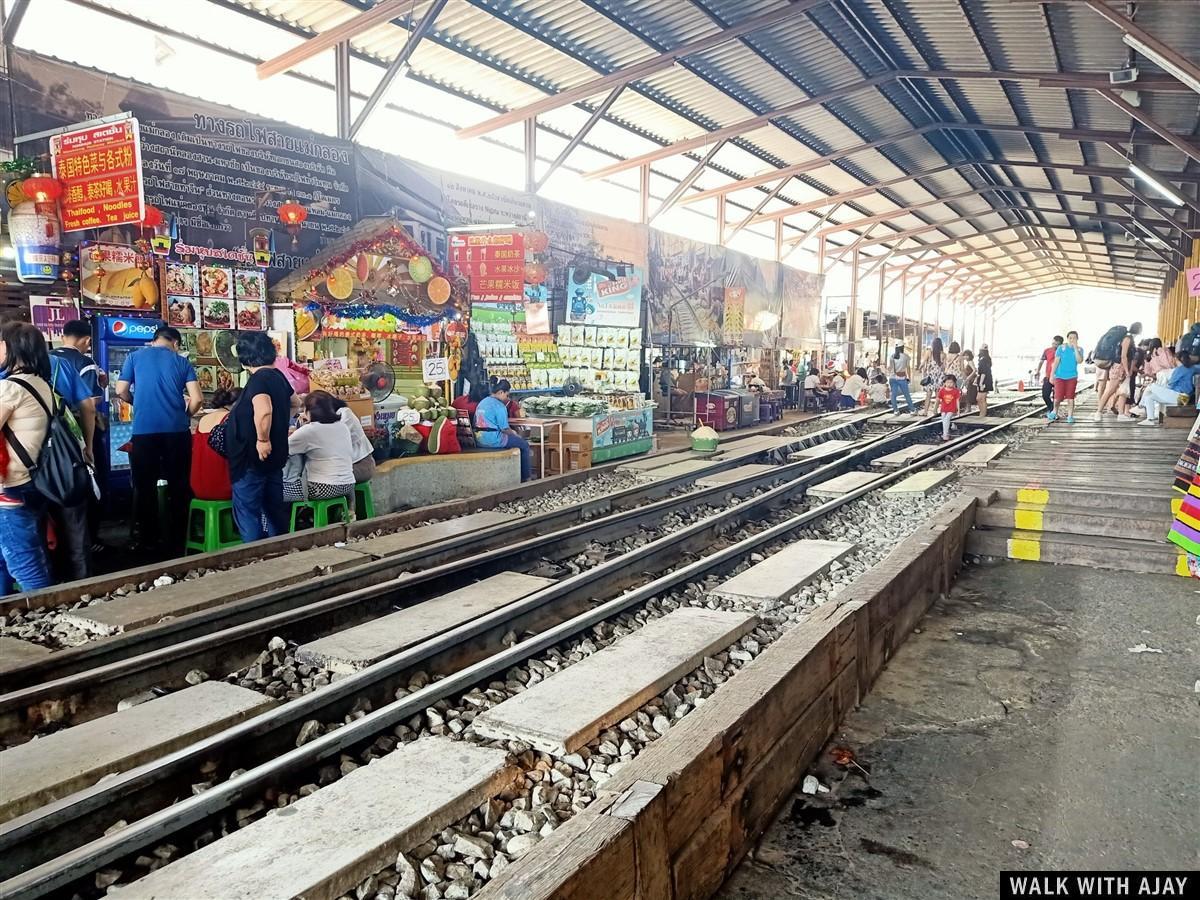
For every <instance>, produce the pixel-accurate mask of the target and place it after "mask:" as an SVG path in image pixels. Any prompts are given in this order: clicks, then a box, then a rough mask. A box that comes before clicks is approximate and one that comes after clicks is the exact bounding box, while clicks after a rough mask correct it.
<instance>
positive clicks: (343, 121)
mask: <svg viewBox="0 0 1200 900" xmlns="http://www.w3.org/2000/svg"><path fill="white" fill-rule="evenodd" d="M333 67H334V68H333V93H334V97H335V101H336V104H337V136H338V137H340V138H342V139H343V140H349V139H350V42H349V41H342V42H340V43H339V44H337V45H336V46H335V47H334V48H333Z"/></svg>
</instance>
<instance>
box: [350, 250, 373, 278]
mask: <svg viewBox="0 0 1200 900" xmlns="http://www.w3.org/2000/svg"><path fill="white" fill-rule="evenodd" d="M354 274H355V275H357V276H358V283H359V284H366V283H367V276H368V275H370V274H371V257H370V256H369V255H368V254H366V253H360V254H358V259H357V260H355V264H354Z"/></svg>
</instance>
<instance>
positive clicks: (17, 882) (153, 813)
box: [0, 413, 1035, 897]
mask: <svg viewBox="0 0 1200 900" xmlns="http://www.w3.org/2000/svg"><path fill="white" fill-rule="evenodd" d="M1034 414H1035V413H1030V415H1034ZM1014 421H1015V420H1014ZM1004 427H1006V425H998V426H996V427H993V428H989V429H986V430H984V431H980V432H977V433H974V434H971V435H967V436H964V437H962V438H960V439H958V440H956V441H954V442H952V443H951V444H949V445H946V446H944V447H942V448H939V449H938V450H937V451H935V452H933V453H931V454H929V455H928V456H926V457H925V458H923V459H921V460H920V461H919V462H916V463H912V464H910V465H908V466H905V467H903V468H900V469H898V470H895V471H893V472H887V473H883V474H881V475H880V476H878V477H877V478H875V479H874V480H873V481H872V482H871V483H870V484H869V485H865V486H863V487H862V488H860V489H858V490H854V491H851V492H849V493H847V494H845V495H843V496H841V497H839V498H836V499H834V500H831V501H829V502H827V503H823V504H821V505H819V506H816V507H814V508H812V509H809V510H807V511H805V512H803V513H802V514H800V515H796V516H791V517H788V518H785V519H784V520H783V521H781V522H777V523H775V524H771V525H769V526H767V527H765V528H762V529H761V530H759V531H757V532H756V533H754V534H751V535H749V536H747V537H745V538H743V539H742V540H740V541H737V542H735V543H728V544H727V545H726V546H724V547H721V548H720V549H717V550H716V551H715V552H712V551H711V545H712V536H713V535H714V534H720V533H721V532H722V531H728V529H729V528H731V527H734V526H736V525H738V523H739V521H740V520H741V519H742V518H743V516H744V514H745V513H746V512H748V511H749V509H748V508H749V507H761V508H762V509H763V510H767V509H769V508H770V507H771V505H772V502H773V501H774V502H779V501H782V500H785V499H786V497H787V496H788V495H789V494H790V493H792V492H793V491H794V485H783V486H780V487H776V488H772V489H771V490H768V491H766V492H765V493H763V494H762V495H760V496H759V497H757V498H755V499H754V500H751V501H747V502H745V503H743V504H739V505H738V506H736V507H733V508H731V509H728V510H725V511H723V512H721V513H718V514H716V515H714V516H710V517H708V518H706V519H705V520H703V521H701V522H698V523H695V524H693V525H690V526H687V527H686V528H684V529H681V530H680V532H679V533H677V534H672V535H668V536H666V537H663V538H660V539H658V540H656V541H654V542H652V543H651V544H648V545H645V546H643V547H640V548H637V549H636V550H634V551H632V552H630V553H628V554H625V555H624V556H623V557H621V558H619V559H618V560H616V561H609V562H605V563H601V564H600V565H598V566H596V567H595V568H593V569H591V570H589V571H588V572H584V573H581V574H580V575H578V576H573V577H572V578H568V579H566V580H565V581H563V582H560V583H558V584H556V585H554V586H553V587H551V588H547V589H545V590H542V591H538V592H537V593H535V594H533V595H531V596H529V597H527V598H525V599H523V600H519V601H517V602H516V603H514V604H512V605H510V606H509V607H506V608H504V609H502V610H499V611H497V612H496V613H493V614H490V615H486V616H484V617H482V618H481V619H479V620H477V621H474V622H471V623H468V624H464V625H461V626H459V627H457V628H455V629H453V630H451V631H449V632H446V633H445V634H443V635H440V636H439V637H438V638H436V639H434V640H431V641H428V642H426V643H425V644H423V645H420V646H418V647H414V648H410V649H409V650H405V651H403V652H401V653H400V654H398V655H396V656H393V657H390V658H387V659H385V660H384V661H382V662H380V663H377V664H375V665H372V666H370V667H369V668H367V669H365V670H363V671H361V672H359V673H357V674H356V675H352V676H349V677H347V678H344V679H342V680H340V681H337V682H335V683H334V684H331V685H329V686H328V687H326V688H323V689H322V690H320V691H317V692H315V693H313V694H310V695H307V696H305V697H303V698H301V699H298V700H296V701H295V702H293V703H289V704H285V705H283V706H281V707H279V708H277V709H274V710H272V711H270V712H268V713H267V714H265V715H260V716H258V717H256V718H255V719H251V720H249V721H247V722H245V723H243V724H241V725H238V726H234V727H233V728H230V729H228V730H227V731H225V732H222V733H221V734H219V735H216V736H214V737H212V738H208V739H205V740H203V741H201V742H199V743H197V744H195V745H192V746H190V747H187V748H185V749H183V750H181V751H178V752H176V753H173V754H170V755H169V756H167V757H164V758H162V759H159V760H157V761H156V762H153V763H149V764H146V765H143V766H141V767H139V768H138V769H135V770H132V771H129V772H125V773H123V774H120V775H116V776H114V777H112V778H110V779H107V780H105V781H103V782H101V783H100V784H98V785H96V786H94V787H93V788H90V789H88V790H85V791H82V792H79V793H78V794H75V795H73V796H71V797H68V798H65V799H64V800H61V801H58V802H56V803H54V804H51V805H50V806H47V807H44V808H42V809H40V810H37V811H35V812H34V813H31V814H27V815H25V816H23V817H21V818H20V819H17V820H14V821H12V822H10V823H8V824H7V825H6V826H5V827H4V828H3V830H2V831H0V850H3V853H2V855H0V858H3V859H4V860H5V862H4V866H5V868H6V869H7V871H6V872H5V873H4V874H5V875H6V876H10V877H9V880H8V881H6V882H5V883H4V884H2V885H0V897H15V896H18V895H21V896H40V895H42V894H44V893H46V892H49V891H53V890H55V889H57V888H61V887H65V886H66V885H67V884H69V883H72V882H75V881H77V880H78V879H80V878H83V877H86V876H89V875H91V874H93V873H95V872H97V871H98V870H100V869H102V868H103V867H104V866H106V865H108V864H109V863H111V862H112V861H113V860H117V859H120V858H123V857H125V856H127V855H129V854H133V853H136V852H137V851H139V850H141V849H144V848H146V847H149V846H152V845H154V844H156V843H159V842H161V841H163V840H166V839H168V838H171V837H172V836H174V835H177V834H181V833H183V832H184V831H185V830H186V829H188V828H189V827H191V826H194V825H196V824H197V823H200V822H202V821H204V820H205V819H208V818H210V817H212V816H216V815H220V814H221V813H222V812H223V811H224V810H226V809H229V808H231V807H233V806H237V805H238V804H239V803H240V802H242V801H243V800H246V799H247V798H251V797H254V796H255V795H256V794H257V793H258V792H261V791H262V790H263V789H264V788H267V787H270V786H272V785H277V784H279V783H280V779H286V778H289V777H293V775H289V773H294V772H295V771H296V770H297V768H298V767H299V768H302V767H313V766H320V765H321V764H322V762H324V761H328V760H330V759H332V758H334V757H336V756H337V755H338V754H340V753H342V752H343V751H345V750H347V749H352V748H354V747H356V746H359V745H361V744H364V742H365V743H368V744H369V743H371V742H372V741H374V740H375V739H376V738H377V737H378V736H379V735H380V734H382V733H383V732H385V731H388V730H390V729H394V728H396V726H397V725H400V724H403V723H404V722H405V721H406V720H409V719H411V718H412V717H413V716H417V715H421V714H423V713H424V711H425V710H426V709H428V708H430V707H431V706H433V705H434V704H436V703H438V702H439V701H444V700H446V699H447V698H449V697H453V696H457V695H458V694H462V693H464V692H466V691H469V690H470V689H471V688H472V687H473V686H475V685H477V684H480V683H486V680H487V679H488V678H489V677H490V676H493V675H496V674H497V673H502V672H504V671H506V670H507V669H509V668H510V667H512V666H514V665H519V664H521V663H522V662H524V661H525V660H527V659H528V658H529V657H530V656H531V655H532V654H535V653H540V652H543V651H546V650H548V649H550V648H553V647H554V646H555V645H557V644H559V643H560V642H562V641H564V640H567V639H569V638H571V637H572V636H573V635H577V634H579V633H580V632H582V631H585V630H587V629H590V628H592V627H593V626H596V625H598V624H600V623H602V622H604V621H606V620H607V619H609V618H611V617H613V616H615V615H618V614H620V613H622V612H624V611H627V610H630V609H634V608H637V607H640V606H642V605H644V604H645V603H646V602H647V601H649V600H651V599H652V598H654V597H655V596H658V595H661V594H662V593H663V592H666V591H670V590H672V589H673V588H676V587H678V586H680V585H684V584H687V583H689V582H692V581H694V580H696V579H698V578H702V577H703V576H705V575H706V574H708V573H710V572H713V571H720V570H722V569H723V568H725V567H728V566H729V565H732V564H735V563H736V562H737V560H739V559H740V558H742V557H744V556H745V555H746V554H749V553H753V552H756V551H758V550H760V549H762V548H764V547H767V546H769V545H770V544H771V543H772V542H774V541H778V540H779V539H782V538H784V537H786V536H787V535H789V534H792V533H794V532H796V531H797V530H799V529H802V528H805V527H806V526H808V525H810V524H811V523H813V522H815V521H818V520H819V519H821V518H822V517H824V516H827V515H829V514H830V513H831V512H833V511H835V510H837V509H839V508H840V507H842V506H844V505H846V504H848V503H851V502H853V501H855V500H857V499H858V498H860V497H862V496H864V495H865V494H866V493H868V492H869V491H873V490H875V489H877V488H881V487H884V486H886V485H888V484H890V483H892V482H894V481H897V480H899V479H901V478H904V477H907V476H908V475H909V474H911V473H913V472H915V471H916V470H917V469H919V468H922V467H924V466H927V465H930V464H931V463H934V462H937V461H939V460H942V459H945V458H946V457H948V456H949V455H951V454H952V453H956V452H959V451H961V450H963V449H965V448H966V447H967V446H970V445H972V444H974V443H975V442H977V441H979V440H981V439H983V438H985V437H987V436H989V435H992V434H995V433H998V432H999V431H1000V430H1002V429H1003V428H1004ZM859 453H861V451H859ZM856 455H857V454H856ZM837 468H838V464H831V465H829V466H826V467H823V469H822V472H823V474H824V476H825V477H828V476H829V475H832V474H834V471H835V470H836V469H837ZM705 551H710V552H705ZM684 552H691V553H696V554H704V555H700V556H698V558H695V559H694V560H691V561H689V562H687V563H686V564H685V565H683V566H679V567H677V568H675V569H674V570H673V571H669V572H667V573H666V574H660V575H658V576H657V577H654V578H653V579H652V580H650V581H649V582H647V583H645V584H642V585H640V586H638V587H636V588H633V589H631V590H627V591H626V592H625V593H623V594H621V595H620V596H618V597H616V599H613V600H609V601H607V602H603V603H600V604H599V605H595V604H596V601H595V600H594V599H593V597H594V595H595V591H594V589H593V585H594V584H595V583H596V582H597V581H598V580H599V579H600V578H601V577H602V576H604V575H606V574H612V573H613V569H614V568H615V564H619V566H620V567H621V568H628V567H630V566H637V565H639V564H643V563H645V562H646V561H648V560H651V559H652V558H653V557H654V556H656V555H666V556H669V557H672V558H678V555H679V554H680V553H684ZM600 583H603V584H604V586H605V593H606V594H608V595H609V596H611V595H612V593H614V592H616V591H620V590H621V589H622V587H623V585H621V584H616V585H614V584H613V583H612V582H611V581H603V582H600ZM572 600H574V601H575V602H574V604H573V605H574V606H575V609H574V610H573V611H572V612H573V613H574V614H573V615H571V617H570V618H565V617H563V618H559V619H558V620H557V621H556V623H555V624H549V625H547V623H546V622H545V620H543V621H542V623H541V627H543V628H544V630H541V631H539V632H537V633H536V634H533V635H532V636H530V637H528V638H527V639H525V640H522V641H521V642H520V643H518V644H517V645H515V646H511V647H507V648H505V649H500V650H498V651H497V649H496V648H497V647H498V646H503V645H502V643H501V641H502V639H503V635H504V634H506V633H508V632H516V633H522V634H523V633H525V631H526V630H527V629H528V627H529V626H535V627H536V624H537V623H536V620H537V618H538V613H539V611H541V610H542V608H543V607H546V606H548V605H549V604H550V603H551V601H553V602H554V605H555V607H556V608H561V607H562V606H564V605H567V604H570V603H571V601H572ZM489 654H490V655H489ZM439 658H440V659H441V660H443V661H448V660H450V659H453V658H457V659H458V660H459V664H458V666H455V665H454V664H453V663H452V664H451V666H450V667H449V668H450V669H451V673H450V674H448V675H447V676H446V677H445V678H443V679H441V680H439V681H435V682H433V683H432V684H427V685H425V686H424V687H420V688H419V689H417V690H416V691H415V692H414V693H412V694H411V695H404V696H401V698H400V699H398V700H394V699H391V698H392V697H393V696H395V692H396V690H397V689H401V688H403V689H405V690H406V689H407V688H406V687H405V686H406V685H408V683H409V682H408V681H407V680H406V676H407V674H408V673H411V672H413V671H416V670H418V669H424V668H430V669H433V668H436V667H437V665H436V663H437V661H438V660H439ZM372 697H374V698H375V699H374V700H370V698H372ZM364 698H367V699H368V700H370V702H372V703H379V702H382V703H383V704H384V705H382V706H381V707H379V708H377V709H374V711H372V712H365V710H364V708H363V706H362V701H363V699H364ZM356 704H358V707H359V708H358V710H357V712H358V713H365V714H362V715H361V718H357V719H354V720H352V721H351V722H350V723H349V724H346V725H345V726H344V727H341V728H338V729H336V730H334V731H329V732H326V733H324V734H321V735H319V736H317V737H314V738H313V739H312V740H310V741H308V742H307V743H303V744H302V745H301V746H298V747H297V746H295V744H296V738H297V733H298V731H299V729H300V727H301V725H303V724H304V723H306V722H308V721H310V720H312V719H314V718H321V719H325V720H326V721H338V720H340V719H341V717H343V716H345V715H348V714H351V713H352V712H354V711H355V710H354V708H355V705H356ZM251 749H253V753H251V752H249V751H250V750H251ZM272 754H278V755H276V756H274V758H271V755H272ZM253 755H258V756H260V757H261V756H266V757H267V759H266V761H262V762H258V763H257V764H255V762H254V761H251V760H250V759H249V757H250V756H253ZM219 757H223V758H224V759H226V760H237V761H238V762H243V763H247V764H251V765H255V767H254V768H252V769H250V770H249V771H246V772H242V773H240V774H236V775H235V776H234V777H232V778H230V779H229V780H227V781H224V782H221V783H219V784H216V785H214V786H213V787H211V788H210V789H208V790H206V791H204V792H203V793H200V794H197V795H195V796H192V797H186V798H185V799H183V800H181V801H179V802H177V803H175V804H174V805H173V806H169V807H167V808H162V806H163V804H164V802H165V803H170V802H171V801H172V799H175V798H176V797H178V796H183V795H184V794H186V787H184V789H183V790H182V791H181V790H180V787H181V786H186V784H187V783H188V779H189V778H193V781H194V777H193V776H194V771H195V770H196V768H197V767H199V766H201V765H203V764H204V763H205V762H209V761H211V760H213V759H214V758H219ZM225 765H226V770H227V771H228V770H229V769H231V768H232V763H228V762H227V763H225ZM117 819H122V820H124V821H127V822H132V824H130V825H127V826H126V827H124V828H122V829H120V830H117V831H114V832H113V833H111V834H104V832H105V831H106V830H108V829H109V827H110V826H111V825H112V824H113V822H114V821H115V820H117ZM134 820H136V821H134ZM80 840H90V843H88V844H86V845H84V846H82V847H80V846H78V842H79V841H80ZM48 857H54V858H48ZM17 872H19V873H20V874H16V873H17Z"/></svg>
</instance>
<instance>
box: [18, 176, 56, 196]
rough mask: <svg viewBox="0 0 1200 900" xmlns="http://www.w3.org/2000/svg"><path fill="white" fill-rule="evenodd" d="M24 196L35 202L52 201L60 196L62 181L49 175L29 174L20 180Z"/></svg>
mask: <svg viewBox="0 0 1200 900" xmlns="http://www.w3.org/2000/svg"><path fill="white" fill-rule="evenodd" d="M21 190H22V191H23V192H24V194H25V196H26V197H28V198H29V199H30V200H32V201H34V202H35V203H54V202H55V201H56V200H58V198H59V197H61V196H62V192H63V187H62V182H61V181H59V180H58V179H57V178H52V177H50V176H49V175H43V174H37V175H30V176H29V177H28V178H26V179H25V180H24V181H22V182H21Z"/></svg>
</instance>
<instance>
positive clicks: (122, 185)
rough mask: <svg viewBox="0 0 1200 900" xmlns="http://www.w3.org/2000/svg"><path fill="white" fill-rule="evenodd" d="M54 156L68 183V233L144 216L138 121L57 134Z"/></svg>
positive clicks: (57, 170)
mask: <svg viewBox="0 0 1200 900" xmlns="http://www.w3.org/2000/svg"><path fill="white" fill-rule="evenodd" d="M50 159H51V164H52V166H53V168H54V177H55V178H57V179H59V181H61V182H62V185H63V194H62V198H61V201H60V206H61V210H62V227H63V231H84V230H86V229H88V228H109V227H112V226H114V225H127V224H129V223H131V222H140V221H141V220H142V218H143V216H144V206H143V199H142V163H141V149H140V145H139V137H138V123H137V119H125V120H123V121H121V122H112V123H110V124H108V125H97V126H94V127H92V128H80V129H77V130H75V131H67V132H64V133H63V134H56V135H55V136H54V137H52V138H51V139H50Z"/></svg>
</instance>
